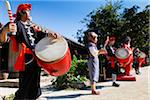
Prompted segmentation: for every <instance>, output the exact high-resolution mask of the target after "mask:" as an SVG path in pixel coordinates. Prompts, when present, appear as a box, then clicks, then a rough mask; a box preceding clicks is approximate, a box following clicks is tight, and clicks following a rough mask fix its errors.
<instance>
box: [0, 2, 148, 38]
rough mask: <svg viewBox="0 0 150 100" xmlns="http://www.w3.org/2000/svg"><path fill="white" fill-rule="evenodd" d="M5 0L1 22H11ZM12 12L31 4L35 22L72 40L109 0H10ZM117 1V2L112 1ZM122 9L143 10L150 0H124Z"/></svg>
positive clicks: (0, 16) (0, 11) (0, 14)
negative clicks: (20, 6) (134, 6)
mask: <svg viewBox="0 0 150 100" xmlns="http://www.w3.org/2000/svg"><path fill="white" fill-rule="evenodd" d="M4 1H5V0H0V22H2V23H3V24H5V23H7V22H8V21H9V18H8V14H7V10H6V6H5V2H4ZM9 1H10V4H11V7H12V12H13V13H15V12H16V9H17V6H18V5H19V4H21V3H31V4H32V7H33V9H32V12H31V16H32V18H33V22H35V23H36V24H38V25H41V26H43V27H46V28H48V29H50V30H53V31H55V32H58V33H60V34H61V35H64V36H66V37H68V38H70V39H73V40H76V39H75V38H74V37H75V35H76V32H77V30H78V29H81V28H83V27H84V24H82V23H80V21H81V20H82V19H83V18H85V17H86V15H87V14H89V13H90V12H91V11H92V10H94V9H96V8H98V7H100V6H104V5H105V4H106V1H109V0H9ZM112 1H113V2H114V1H117V0H112ZM122 1H123V2H122V5H123V6H122V8H130V7H132V6H133V5H138V6H140V8H141V9H140V10H142V9H143V8H144V7H145V6H146V5H147V4H150V1H149V0H122Z"/></svg>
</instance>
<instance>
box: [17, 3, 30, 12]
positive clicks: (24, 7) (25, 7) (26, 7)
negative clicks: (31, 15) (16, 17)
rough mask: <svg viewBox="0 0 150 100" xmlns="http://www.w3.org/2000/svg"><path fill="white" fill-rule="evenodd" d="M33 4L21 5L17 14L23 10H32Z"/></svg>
mask: <svg viewBox="0 0 150 100" xmlns="http://www.w3.org/2000/svg"><path fill="white" fill-rule="evenodd" d="M31 7H32V5H31V4H20V5H19V6H18V8H17V13H18V12H20V11H23V10H31Z"/></svg>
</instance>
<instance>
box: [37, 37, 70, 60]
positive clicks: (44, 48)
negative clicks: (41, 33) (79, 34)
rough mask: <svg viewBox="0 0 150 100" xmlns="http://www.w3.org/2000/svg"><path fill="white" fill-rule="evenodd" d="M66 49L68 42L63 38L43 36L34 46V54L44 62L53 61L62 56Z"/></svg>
mask: <svg viewBox="0 0 150 100" xmlns="http://www.w3.org/2000/svg"><path fill="white" fill-rule="evenodd" d="M67 50H68V44H67V41H66V40H65V39H64V38H58V39H52V38H50V37H45V38H43V39H42V40H40V41H39V42H38V43H37V45H36V46H35V55H36V56H37V58H39V59H40V60H42V61H44V62H53V61H56V60H59V59H61V58H63V57H64V56H65V54H66V52H67Z"/></svg>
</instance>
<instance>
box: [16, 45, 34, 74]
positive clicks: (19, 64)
mask: <svg viewBox="0 0 150 100" xmlns="http://www.w3.org/2000/svg"><path fill="white" fill-rule="evenodd" d="M25 54H33V52H32V51H31V50H30V49H29V48H27V47H26V45H25V44H24V43H22V49H21V51H20V54H19V56H18V58H17V61H16V63H15V65H14V67H15V70H18V71H24V70H25Z"/></svg>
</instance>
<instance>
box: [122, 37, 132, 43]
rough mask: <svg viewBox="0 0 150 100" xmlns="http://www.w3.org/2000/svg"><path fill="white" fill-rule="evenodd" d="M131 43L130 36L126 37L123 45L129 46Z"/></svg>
mask: <svg viewBox="0 0 150 100" xmlns="http://www.w3.org/2000/svg"><path fill="white" fill-rule="evenodd" d="M129 42H131V38H130V37H129V36H126V37H125V38H124V41H123V43H124V44H128V43H129Z"/></svg>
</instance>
